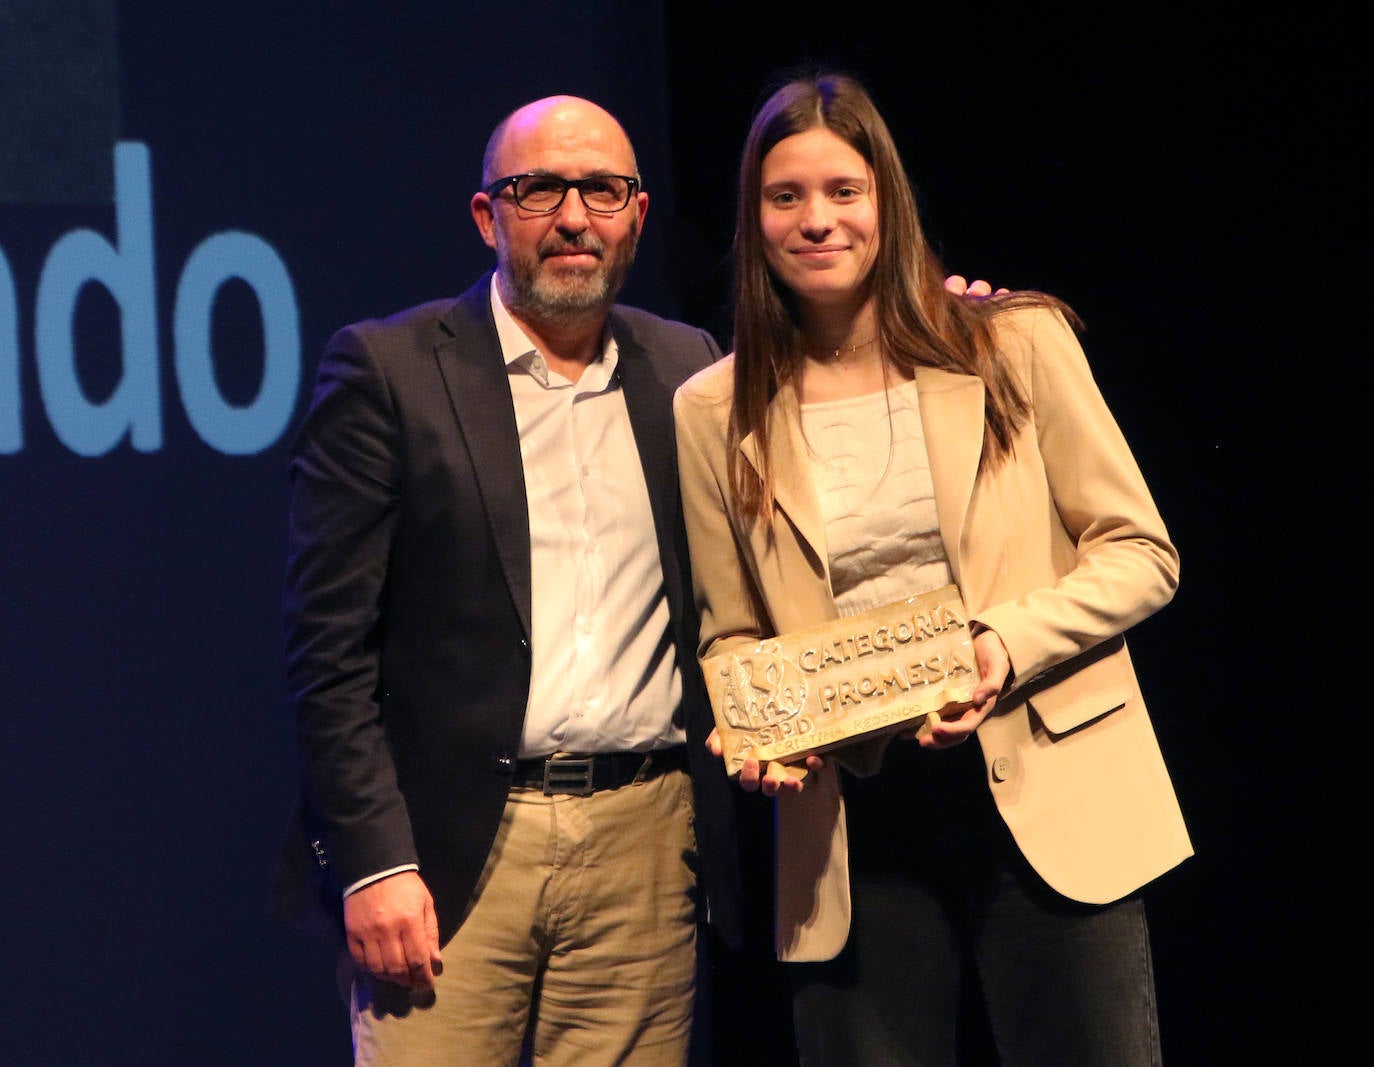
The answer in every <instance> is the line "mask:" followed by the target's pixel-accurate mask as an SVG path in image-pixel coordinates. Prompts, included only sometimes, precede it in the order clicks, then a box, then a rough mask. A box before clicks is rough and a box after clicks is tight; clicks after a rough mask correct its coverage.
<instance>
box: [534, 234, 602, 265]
mask: <svg viewBox="0 0 1374 1067" xmlns="http://www.w3.org/2000/svg"><path fill="white" fill-rule="evenodd" d="M538 252H539V258H540V259H548V258H549V257H550V256H557V255H561V254H562V253H564V252H586V253H588V254H589V255H593V256H596V258H597V259H600V258H601V257H602V256H603V255H604V254H605V252H606V246H605V245H604V244H603V243H602V242H601V241H599V240H597V239H596V238H595V237H591V236H589V235H588V234H585V233H582V234H578V235H577V236H576V237H551V238H549V239H548V240H546V241H544V242H543V243H542V244H540V246H539V249H538Z"/></svg>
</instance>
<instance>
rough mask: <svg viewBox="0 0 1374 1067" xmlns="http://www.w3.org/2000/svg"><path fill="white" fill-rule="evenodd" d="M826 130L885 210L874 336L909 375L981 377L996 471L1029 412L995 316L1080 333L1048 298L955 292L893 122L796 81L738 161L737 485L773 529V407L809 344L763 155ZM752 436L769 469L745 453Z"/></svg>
mask: <svg viewBox="0 0 1374 1067" xmlns="http://www.w3.org/2000/svg"><path fill="white" fill-rule="evenodd" d="M818 127H820V128H824V129H827V130H829V131H830V132H831V133H833V134H835V136H837V137H838V138H840V140H842V141H844V142H845V143H846V144H848V145H849V146H850V147H852V148H853V149H854V150H855V151H856V152H858V153H859V155H861V156H862V157H863V158H864V161H865V162H866V163H867V164H868V165H869V166H870V167H871V168H872V169H873V175H874V180H875V187H876V193H877V202H878V254H877V257H876V260H875V262H874V264H873V267H872V270H871V272H870V274H869V277H868V281H867V283H866V284H867V285H868V286H869V288H870V291H871V293H872V296H873V301H874V310H875V318H876V320H877V334H878V338H879V341H880V342H881V344H882V346H883V350H884V351H885V352H886V353H887V356H888V358H890V359H892V360H893V361H894V362H895V363H896V364H898V365H899V366H901V367H903V368H905V369H906V370H907V371H908V372H910V371H912V370H913V369H914V368H915V367H916V366H918V365H922V366H928V367H940V368H943V369H945V370H950V371H954V372H956V373H960V374H972V375H977V376H978V377H979V378H981V379H982V381H983V386H984V389H985V391H986V399H985V403H984V411H985V419H984V428H983V454H982V459H981V460H980V464H982V465H985V466H986V465H995V464H996V463H998V462H1000V461H1001V460H1002V459H1004V458H1005V457H1006V456H1007V455H1008V454H1010V452H1011V448H1012V441H1013V438H1014V437H1015V434H1016V431H1017V430H1018V429H1020V427H1021V425H1022V424H1023V423H1024V422H1025V420H1026V418H1027V416H1028V415H1029V412H1030V407H1029V404H1028V403H1027V401H1026V398H1025V396H1024V395H1023V394H1022V392H1021V390H1020V389H1019V388H1018V387H1017V384H1016V381H1015V379H1014V378H1013V376H1012V373H1011V371H1010V369H1009V368H1008V366H1007V363H1006V361H1005V359H1003V358H1002V356H1001V355H1000V354H999V353H998V351H997V349H996V346H995V344H994V341H993V330H992V326H991V322H990V320H991V317H992V315H994V314H996V313H997V312H999V311H1003V310H1006V309H1007V308H1009V307H1019V306H1025V305H1032V304H1033V305H1048V306H1052V307H1056V308H1058V309H1059V310H1060V311H1062V312H1063V313H1064V314H1065V316H1066V317H1067V318H1068V319H1069V321H1070V322H1072V323H1074V324H1075V325H1078V320H1077V319H1076V317H1075V316H1074V315H1073V313H1072V312H1071V311H1070V310H1069V309H1068V308H1067V307H1065V306H1064V305H1063V304H1062V303H1061V302H1060V301H1058V300H1056V299H1054V298H1053V297H1051V296H1047V295H1046V294H1044V293H1033V292H1018V293H1014V294H1011V295H1008V296H1002V297H997V298H992V299H985V300H971V299H967V298H965V297H960V296H955V295H954V294H952V293H950V292H949V291H947V290H946V289H945V287H944V279H945V270H944V267H943V266H942V265H941V264H940V261H939V258H938V257H937V256H936V254H935V252H934V251H933V250H932V249H931V248H930V246H929V245H928V244H927V243H926V239H925V234H924V233H923V232H922V230H921V221H920V218H919V216H918V215H917V212H916V199H915V197H914V195H913V194H912V190H911V183H910V180H909V179H908V177H907V174H906V170H905V168H904V167H903V166H902V161H901V157H900V155H899V154H898V151H897V146H896V144H895V142H894V141H893V139H892V134H891V133H890V132H889V131H888V128H887V124H886V123H885V122H884V121H883V118H882V116H881V115H880V114H878V109H877V108H876V107H875V106H874V104H873V101H872V99H871V98H870V96H869V94H868V92H867V91H866V90H865V89H864V88H863V86H861V85H860V84H859V82H858V81H857V80H855V79H854V78H852V77H849V76H848V75H844V74H819V75H814V76H809V77H803V78H797V79H795V80H792V81H789V82H788V83H787V84H785V85H783V86H782V88H780V89H778V90H777V91H776V92H774V93H773V94H772V95H771V96H770V97H769V98H768V99H767V101H765V103H764V104H763V106H762V107H761V108H760V109H759V112H758V114H757V115H755V116H754V121H753V123H752V124H751V125H750V127H749V134H748V136H747V138H746V139H745V142H744V154H743V158H742V159H741V161H740V177H739V206H738V208H737V214H736V218H735V240H734V265H735V277H734V298H735V323H734V330H735V335H734V349H735V372H734V373H735V391H734V405H733V407H732V409H731V415H730V435H729V437H730V454H731V456H732V460H731V464H732V466H731V471H730V481H731V488H732V490H733V492H734V493H735V495H736V498H737V499H738V500H739V501H740V502H741V505H742V511H743V513H744V514H745V515H748V514H751V513H752V514H755V515H757V516H758V517H759V518H761V519H763V520H764V521H765V522H766V521H768V520H769V518H770V516H771V513H772V506H773V484H772V482H773V479H772V471H771V470H770V469H769V466H768V448H767V444H768V405H769V402H770V401H771V400H772V399H773V397H774V396H775V395H776V393H777V391H778V388H779V386H781V385H783V384H785V383H787V382H789V381H792V380H794V379H795V378H796V377H797V376H798V374H799V373H800V371H801V367H802V365H803V360H804V348H803V346H802V336H801V330H800V327H799V326H798V325H797V320H798V317H797V315H796V307H795V303H794V297H793V295H792V293H791V291H790V290H788V289H787V287H786V286H784V285H783V284H782V283H781V282H780V281H779V280H778V279H777V277H776V276H774V274H773V272H772V271H771V270H770V269H769V267H768V261H767V258H766V257H765V255H764V249H763V236H762V229H761V226H760V203H761V198H762V190H761V181H762V179H761V173H762V170H763V159H764V157H765V156H766V155H767V154H768V152H769V151H770V150H771V149H772V148H773V146H774V145H776V144H777V143H778V142H779V141H782V140H783V139H785V138H787V137H791V136H792V135H793V134H797V133H804V132H806V131H807V130H812V129H816V128H818ZM750 434H752V435H754V438H755V440H756V441H757V443H758V445H759V449H758V452H759V462H760V472H759V473H756V472H755V470H754V468H753V467H752V466H751V465H750V464H749V463H748V462H747V461H746V460H745V459H744V457H743V456H742V454H741V453H740V452H739V449H738V445H739V443H740V441H742V440H743V439H744V438H745V437H747V436H749V435H750Z"/></svg>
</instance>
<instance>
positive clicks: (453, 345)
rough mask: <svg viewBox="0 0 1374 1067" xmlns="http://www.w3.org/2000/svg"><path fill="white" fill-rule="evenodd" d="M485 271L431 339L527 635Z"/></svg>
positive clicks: (526, 576)
mask: <svg viewBox="0 0 1374 1067" xmlns="http://www.w3.org/2000/svg"><path fill="white" fill-rule="evenodd" d="M489 285H490V275H489V274H488V275H485V276H484V277H483V278H482V280H481V281H479V282H478V283H477V284H476V285H474V286H473V287H472V288H471V289H469V290H468V291H467V292H466V293H464V294H463V295H462V296H461V297H459V299H458V300H457V301H456V302H455V303H454V305H453V307H452V308H451V309H450V310H449V313H448V314H447V315H445V316H444V318H443V320H442V322H441V324H440V325H441V326H442V327H443V329H444V330H445V331H446V332H447V333H448V334H449V335H450V336H449V337H448V338H447V339H445V340H442V341H440V342H439V344H437V345H436V346H435V358H436V359H437V360H438V364H439V373H440V374H441V375H442V376H443V379H444V385H445V387H446V388H447V390H448V397H449V403H450V404H452V406H453V413H454V415H455V416H456V420H457V430H458V433H459V436H461V437H462V439H463V442H464V443H465V444H466V445H467V449H468V453H469V455H470V456H471V457H472V469H473V474H474V476H475V478H476V480H477V486H478V490H479V492H480V493H481V496H482V502H483V504H484V505H485V507H486V513H487V522H488V524H489V526H490V529H491V535H492V539H493V540H494V541H495V542H496V551H497V555H498V556H499V557H500V559H501V566H502V569H503V570H504V571H505V574H506V582H507V584H508V585H509V586H510V591H511V599H512V600H513V601H514V602H515V609H516V611H517V613H518V614H519V616H520V622H521V624H522V625H523V626H524V628H525V637H526V638H527V639H528V638H529V637H530V634H531V630H532V626H531V621H530V620H531V601H532V593H531V579H530V519H529V504H528V501H527V500H526V497H525V472H524V468H523V467H522V465H521V462H520V431H519V428H518V427H517V425H516V422H515V405H514V403H513V402H512V401H511V395H510V384H509V383H508V382H507V380H506V364H505V360H504V359H503V358H502V356H501V345H500V342H499V341H498V340H497V338H496V326H495V324H494V323H493V322H492V318H491V305H490V303H489V294H490V288H489Z"/></svg>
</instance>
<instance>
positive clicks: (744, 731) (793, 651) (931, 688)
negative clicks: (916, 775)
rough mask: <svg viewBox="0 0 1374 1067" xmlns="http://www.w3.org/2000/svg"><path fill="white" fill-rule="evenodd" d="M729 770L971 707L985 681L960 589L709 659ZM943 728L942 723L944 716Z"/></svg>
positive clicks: (705, 666)
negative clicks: (748, 758)
mask: <svg viewBox="0 0 1374 1067" xmlns="http://www.w3.org/2000/svg"><path fill="white" fill-rule="evenodd" d="M701 666H702V670H703V671H704V672H705V674H706V686H707V689H708V690H709V691H710V694H711V707H712V710H713V711H714V712H715V718H716V728H717V729H718V730H719V732H720V739H721V744H722V746H723V749H724V752H723V755H724V758H725V767H726V770H727V771H728V772H729V773H730V774H731V775H735V774H738V773H739V770H740V766H741V764H742V763H743V762H744V759H745V757H746V756H753V757H755V758H756V759H757V760H758V761H759V762H760V763H762V764H766V763H767V762H768V761H769V760H776V761H778V762H779V763H795V762H797V761H798V760H801V759H803V758H805V757H806V756H808V755H811V754H818V753H821V752H826V751H828V750H830V749H833V748H839V747H840V746H842V745H846V744H849V743H851V742H854V741H860V740H867V739H868V738H870V737H875V736H878V735H879V734H884V733H893V732H897V731H905V730H914V729H917V728H919V727H921V726H922V725H923V724H924V723H925V721H926V718H927V717H928V716H930V715H936V716H937V717H938V716H939V715H940V713H941V712H948V713H949V714H955V713H957V712H958V711H962V710H963V709H964V708H966V707H968V706H969V703H970V702H971V700H972V697H973V687H974V686H975V685H976V684H977V683H978V667H977V665H976V664H975V662H974V658H973V641H972V638H971V636H970V634H969V629H968V621H967V615H966V613H965V611H964V602H963V600H962V599H961V598H960V596H959V590H958V588H957V587H956V586H953V585H947V586H944V587H943V588H941V589H936V590H933V591H931V592H929V593H924V594H922V595H921V596H915V597H908V598H907V599H906V600H898V601H896V602H894V603H892V604H884V605H882V606H881V607H877V608H873V609H872V610H870V611H866V612H863V613H862V614H860V615H851V616H849V617H848V618H844V619H835V620H834V621H833V622H828V623H825V624H824V625H822V626H816V627H812V628H811V629H808V630H799V631H796V632H794V633H790V634H783V635H782V636H781V637H774V638H770V639H768V640H766V641H760V642H758V643H757V644H755V645H753V646H744V647H741V648H736V649H732V650H731V651H729V652H724V653H721V654H720V655H718V656H711V657H709V658H707V659H705V660H703V661H702V664H701ZM937 721H938V718H937Z"/></svg>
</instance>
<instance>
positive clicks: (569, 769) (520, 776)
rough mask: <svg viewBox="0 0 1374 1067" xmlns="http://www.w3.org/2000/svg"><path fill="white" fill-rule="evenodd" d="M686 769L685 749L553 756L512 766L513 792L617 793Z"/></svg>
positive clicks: (677, 747) (526, 760)
mask: <svg viewBox="0 0 1374 1067" xmlns="http://www.w3.org/2000/svg"><path fill="white" fill-rule="evenodd" d="M686 769H687V746H686V745H674V746H673V747H672V748H656V749H654V750H653V751H652V752H596V753H591V754H588V755H578V754H575V753H569V754H565V753H561V752H556V753H554V754H553V755H552V756H540V757H539V758H537V759H522V760H516V762H515V778H514V780H513V781H512V782H511V786H512V787H513V788H516V789H538V790H541V791H542V792H544V793H546V794H553V793H572V794H574V795H576V796H586V795H587V794H589V793H595V792H598V791H599V790H602V789H619V788H620V787H621V786H622V785H629V784H630V783H631V782H635V781H641V782H642V781H644V780H646V779H649V778H654V777H657V776H658V775H660V774H662V773H663V772H664V771H671V770H683V771H685V770H686Z"/></svg>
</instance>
